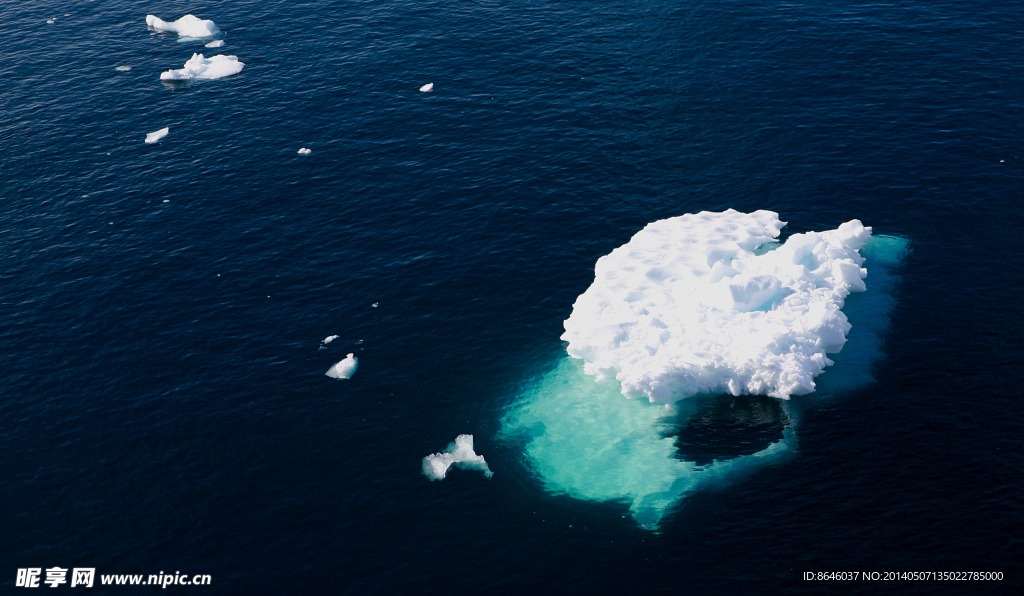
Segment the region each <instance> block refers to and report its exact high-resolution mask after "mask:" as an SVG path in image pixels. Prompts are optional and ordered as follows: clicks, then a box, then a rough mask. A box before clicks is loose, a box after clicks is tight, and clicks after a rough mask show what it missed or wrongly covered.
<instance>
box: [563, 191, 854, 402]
mask: <svg viewBox="0 0 1024 596" xmlns="http://www.w3.org/2000/svg"><path fill="white" fill-rule="evenodd" d="M784 225H785V223H784V222H782V221H779V217H778V215H777V214H775V213H773V212H770V211H756V212H754V213H751V214H745V213H739V212H737V211H734V210H731V209H730V210H729V211H726V212H724V213H708V212H702V213H698V214H695V215H694V214H688V215H683V216H681V217H675V218H671V219H665V220H662V221H657V222H654V223H652V224H649V225H648V226H647V227H646V228H644V229H643V230H642V231H641V232H639V233H637V234H636V235H635V236H634V237H633V238H632V239H631V240H630V241H629V242H628V243H627V244H625V245H624V246H621V247H619V248H617V249H615V250H614V251H612V252H611V254H609V255H607V256H604V257H602V258H601V259H599V260H598V262H597V266H596V276H595V279H594V283H593V284H592V285H591V286H590V288H589V289H587V291H586V292H584V293H583V294H582V295H581V296H580V297H579V298H578V299H577V300H576V303H575V304H574V305H573V311H572V314H571V315H570V316H569V319H568V320H566V321H565V333H564V334H563V335H562V339H563V340H565V341H567V342H569V347H568V349H567V351H568V353H569V355H570V356H572V357H573V358H580V359H582V360H583V361H584V362H585V364H584V371H585V372H586V373H587V374H589V375H593V376H594V377H595V378H596V379H597V380H598V381H603V380H605V379H615V380H617V381H619V383H621V385H622V393H623V395H625V396H626V397H629V398H636V397H641V396H643V397H647V398H648V399H649V400H650V401H652V402H660V403H665V404H671V403H674V402H676V401H679V400H680V399H684V398H687V397H692V396H694V395H696V394H698V393H730V394H732V395H734V396H738V395H768V396H771V397H778V398H783V399H788V398H789V397H790V396H792V395H803V394H807V393H811V392H812V391H814V377H816V376H818V375H820V374H821V373H822V372H823V371H824V370H825V367H826V366H829V365H830V364H832V361H831V360H830V359H829V358H828V357H826V354H827V353H834V352H839V351H840V350H841V349H842V347H843V345H844V344H845V343H846V333H847V332H848V331H849V330H850V324H849V322H848V321H847V318H846V316H845V315H844V314H843V312H842V311H841V310H840V309H842V307H843V304H844V302H845V299H846V297H847V296H848V295H849V294H850V293H851V292H863V291H864V290H865V289H866V286H865V283H864V278H865V277H867V269H865V268H863V267H862V265H863V264H864V258H863V257H861V256H860V254H859V253H858V252H857V250H858V249H859V248H861V247H862V246H863V245H864V243H865V241H867V239H868V238H869V237H870V236H871V228H866V227H864V225H862V224H861V222H860V221H858V220H852V221H850V222H847V223H845V224H843V225H841V226H839V228H838V229H836V230H831V231H827V232H808V233H806V234H794V235H793V236H792V237H790V238H789V239H788V240H787V241H786V243H785V244H784V245H782V246H779V247H778V249H777V250H766V249H771V248H774V247H773V245H774V244H775V243H776V242H777V241H776V237H777V236H778V235H779V232H780V230H781V229H782V227H783V226H784ZM759 249H760V250H759Z"/></svg>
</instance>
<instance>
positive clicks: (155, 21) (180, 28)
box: [146, 14, 220, 38]
mask: <svg viewBox="0 0 1024 596" xmlns="http://www.w3.org/2000/svg"><path fill="white" fill-rule="evenodd" d="M146 25H148V26H150V27H152V28H153V29H156V30H158V31H174V32H175V33H177V34H178V36H179V37H196V38H202V37H212V36H214V35H216V34H218V33H220V28H219V27H217V25H216V24H215V23H214V22H213V21H210V20H203V19H200V18H199V17H197V16H195V15H190V14H187V15H185V16H183V17H181V18H180V19H178V20H177V21H173V22H171V23H168V22H167V21H165V20H163V19H161V18H159V17H156V16H153V15H151V14H150V15H146Z"/></svg>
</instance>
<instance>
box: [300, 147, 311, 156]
mask: <svg viewBox="0 0 1024 596" xmlns="http://www.w3.org/2000/svg"><path fill="white" fill-rule="evenodd" d="M312 152H313V150H312V149H306V148H305V147H301V148H299V155H309V154H310V153H312Z"/></svg>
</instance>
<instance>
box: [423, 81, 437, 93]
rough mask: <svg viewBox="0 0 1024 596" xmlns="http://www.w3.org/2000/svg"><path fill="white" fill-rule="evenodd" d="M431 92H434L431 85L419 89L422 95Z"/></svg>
mask: <svg viewBox="0 0 1024 596" xmlns="http://www.w3.org/2000/svg"><path fill="white" fill-rule="evenodd" d="M433 90H434V84H433V83H427V84H426V85H424V86H422V87H420V91H422V92H424V93H427V92H429V91H433Z"/></svg>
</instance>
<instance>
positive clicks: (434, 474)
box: [423, 435, 494, 480]
mask: <svg viewBox="0 0 1024 596" xmlns="http://www.w3.org/2000/svg"><path fill="white" fill-rule="evenodd" d="M453 465H454V466H455V467H456V468H462V469H463V470H480V471H481V472H483V473H484V476H487V477H488V478H490V477H491V476H493V475H494V473H493V472H491V469H490V468H489V467H487V462H486V461H484V456H482V455H477V453H476V452H475V451H473V435H459V436H458V437H455V441H454V442H452V443H449V444H448V447H447V448H446V449H445V450H444V451H442V452H441V453H435V454H433V455H428V456H426V457H424V458H423V474H424V475H425V476H426V477H427V478H430V479H431V480H444V477H445V475H446V474H448V470H449V469H450V468H451V467H452V466H453Z"/></svg>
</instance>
